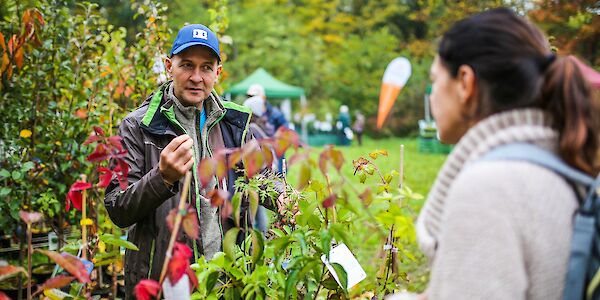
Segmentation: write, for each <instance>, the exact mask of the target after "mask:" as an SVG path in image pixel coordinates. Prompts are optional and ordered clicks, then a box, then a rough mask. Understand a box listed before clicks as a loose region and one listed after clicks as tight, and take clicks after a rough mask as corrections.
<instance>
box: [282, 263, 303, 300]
mask: <svg viewBox="0 0 600 300" xmlns="http://www.w3.org/2000/svg"><path fill="white" fill-rule="evenodd" d="M299 272H300V271H299V270H298V269H296V270H293V271H292V272H290V275H289V276H288V278H287V280H286V281H285V297H284V299H290V296H292V295H294V296H295V294H296V285H297V284H298V273H299ZM294 296H292V299H296V298H297V297H294Z"/></svg>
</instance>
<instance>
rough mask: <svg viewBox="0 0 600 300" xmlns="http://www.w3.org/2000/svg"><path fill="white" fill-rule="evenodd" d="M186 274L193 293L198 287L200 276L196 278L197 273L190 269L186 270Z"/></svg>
mask: <svg viewBox="0 0 600 300" xmlns="http://www.w3.org/2000/svg"><path fill="white" fill-rule="evenodd" d="M185 273H186V274H187V276H188V277H189V279H190V283H191V284H190V293H192V292H193V291H194V289H196V288H197V287H198V276H196V273H194V270H192V268H190V267H188V268H187V269H186V270H185Z"/></svg>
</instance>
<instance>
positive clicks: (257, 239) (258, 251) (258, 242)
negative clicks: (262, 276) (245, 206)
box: [251, 229, 265, 264]
mask: <svg viewBox="0 0 600 300" xmlns="http://www.w3.org/2000/svg"><path fill="white" fill-rule="evenodd" d="M251 233H252V262H253V263H254V264H257V263H258V262H260V261H261V259H262V256H263V253H264V251H265V240H264V238H263V235H262V233H261V232H259V231H258V230H256V229H253V230H252V231H251Z"/></svg>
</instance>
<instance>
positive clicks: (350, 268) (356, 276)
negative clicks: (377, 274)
mask: <svg viewBox="0 0 600 300" xmlns="http://www.w3.org/2000/svg"><path fill="white" fill-rule="evenodd" d="M321 260H322V261H323V263H324V264H325V266H327V269H328V270H329V272H331V274H332V275H333V278H334V279H335V281H337V283H338V284H339V285H340V286H341V284H340V279H339V278H338V275H337V273H336V272H335V270H334V269H333V266H331V264H332V263H338V264H340V265H341V266H342V267H343V268H344V270H345V271H346V274H347V275H348V286H347V288H346V289H348V290H349V289H350V288H351V287H353V286H355V285H356V284H357V283H359V282H361V281H362V280H363V279H365V278H367V273H365V270H363V268H362V267H361V265H360V263H359V262H358V260H356V258H355V257H354V255H353V254H352V252H350V249H348V247H347V246H346V245H345V244H339V245H337V246H336V247H335V248H333V249H331V251H329V261H327V257H326V256H325V255H322V256H321Z"/></svg>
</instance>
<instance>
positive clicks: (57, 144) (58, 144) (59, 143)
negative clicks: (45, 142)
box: [54, 141, 62, 146]
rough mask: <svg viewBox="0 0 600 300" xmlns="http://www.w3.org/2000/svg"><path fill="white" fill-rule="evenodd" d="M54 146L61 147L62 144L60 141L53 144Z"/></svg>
mask: <svg viewBox="0 0 600 300" xmlns="http://www.w3.org/2000/svg"><path fill="white" fill-rule="evenodd" d="M54 144H55V145H56V146H61V145H62V143H61V142H60V141H56V142H54Z"/></svg>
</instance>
